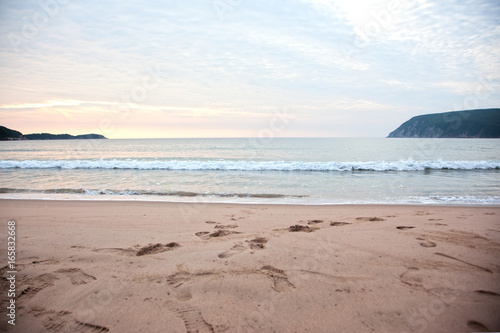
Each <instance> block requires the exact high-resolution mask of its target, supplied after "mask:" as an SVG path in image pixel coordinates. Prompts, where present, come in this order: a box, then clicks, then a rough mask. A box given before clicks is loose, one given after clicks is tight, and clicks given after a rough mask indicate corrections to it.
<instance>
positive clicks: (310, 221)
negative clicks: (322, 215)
mask: <svg viewBox="0 0 500 333" xmlns="http://www.w3.org/2000/svg"><path fill="white" fill-rule="evenodd" d="M323 222H324V221H323V220H309V221H308V222H307V224H309V225H311V224H313V225H314V224H318V223H323Z"/></svg>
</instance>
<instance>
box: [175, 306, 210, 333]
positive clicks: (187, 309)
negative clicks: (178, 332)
mask: <svg viewBox="0 0 500 333" xmlns="http://www.w3.org/2000/svg"><path fill="white" fill-rule="evenodd" d="M166 306H167V309H168V310H169V311H171V312H173V313H174V314H175V315H177V316H178V317H180V318H181V319H182V321H183V322H184V326H185V327H186V332H188V333H191V332H192V333H194V332H203V333H205V332H208V333H213V332H215V331H214V328H213V326H212V325H210V324H209V323H208V322H207V321H206V320H205V319H204V318H203V316H202V314H201V311H200V310H199V309H198V308H196V307H194V306H191V305H187V304H182V303H178V302H172V301H169V302H167V303H166Z"/></svg>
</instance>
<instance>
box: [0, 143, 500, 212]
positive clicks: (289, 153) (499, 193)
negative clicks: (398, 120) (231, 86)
mask: <svg viewBox="0 0 500 333" xmlns="http://www.w3.org/2000/svg"><path fill="white" fill-rule="evenodd" d="M0 198H23V199H28V198H36V199H70V200H81V199H84V200H85V199H90V200H154V201H175V202H235V203H284V204H460V205H499V204H500V140H498V139H387V138H268V139H262V138H234V139H227V138H225V139H127V140H125V139H123V140H122V139H112V140H51V141H4V142H0Z"/></svg>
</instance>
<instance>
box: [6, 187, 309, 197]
mask: <svg viewBox="0 0 500 333" xmlns="http://www.w3.org/2000/svg"><path fill="white" fill-rule="evenodd" d="M3 193H32V194H36V193H40V194H84V195H118V196H141V195H146V196H162V197H219V198H258V199H284V198H305V197H307V196H306V195H285V194H275V193H199V192H188V191H166V192H162V191H147V190H110V189H101V190H99V189H83V188H57V189H46V190H37V189H23V188H7V187H3V188H0V194H3Z"/></svg>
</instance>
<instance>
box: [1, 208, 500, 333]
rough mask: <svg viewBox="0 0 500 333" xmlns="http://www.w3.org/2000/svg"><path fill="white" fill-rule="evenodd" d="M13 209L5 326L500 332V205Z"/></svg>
mask: <svg viewBox="0 0 500 333" xmlns="http://www.w3.org/2000/svg"><path fill="white" fill-rule="evenodd" d="M0 215H1V224H0V230H1V234H2V237H1V239H0V248H1V249H2V250H1V253H3V255H2V257H1V258H0V264H1V265H0V267H2V269H1V276H2V280H1V282H2V295H1V308H2V316H1V318H2V319H1V321H0V330H1V331H8V332H348V331H349V332H473V331H487V330H490V331H495V330H496V331H498V330H500V316H499V314H500V256H499V253H500V208H498V207H455V206H390V205H379V206H371V205H359V206H355V205H345V206H292V205H236V204H202V203H199V204H187V203H186V204H180V203H160V202H123V201H120V202H118V201H115V202H105V201H53V200H45V201H44V200H38V201H37V200H0ZM8 221H15V223H16V238H15V240H16V251H17V254H16V258H15V269H16V271H17V274H16V278H15V280H16V283H15V297H8V293H7V290H8V289H9V281H8V280H7V279H6V278H7V277H8V274H7V272H8V271H9V267H7V266H6V265H7V246H8V244H7V234H8ZM11 299H14V300H15V305H16V309H15V326H13V325H11V324H9V323H8V320H10V319H9V317H8V316H6V314H5V312H6V307H7V306H8V305H9V304H10V303H9V302H10V301H11Z"/></svg>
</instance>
